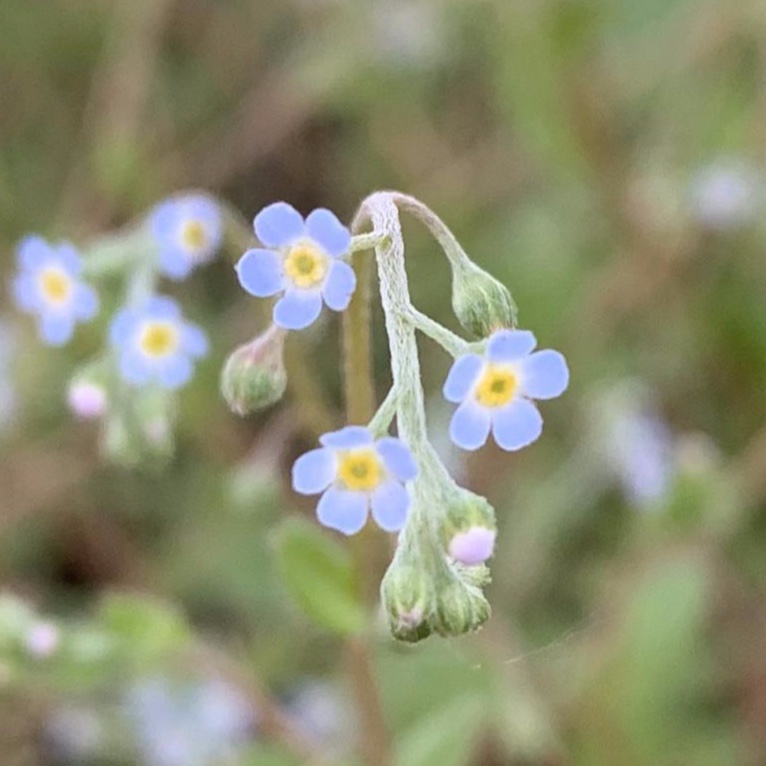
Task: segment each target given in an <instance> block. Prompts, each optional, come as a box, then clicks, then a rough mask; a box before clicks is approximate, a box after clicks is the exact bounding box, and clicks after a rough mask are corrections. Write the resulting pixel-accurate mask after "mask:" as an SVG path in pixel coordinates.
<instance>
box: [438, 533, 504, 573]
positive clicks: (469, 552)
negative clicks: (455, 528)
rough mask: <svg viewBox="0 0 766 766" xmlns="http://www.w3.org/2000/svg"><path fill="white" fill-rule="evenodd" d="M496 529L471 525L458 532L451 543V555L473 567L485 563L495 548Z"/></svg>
mask: <svg viewBox="0 0 766 766" xmlns="http://www.w3.org/2000/svg"><path fill="white" fill-rule="evenodd" d="M495 536H496V532H495V530H494V529H487V528H486V527H471V528H470V529H468V530H466V531H465V532H458V533H457V534H456V535H455V536H454V537H453V538H452V540H450V544H449V555H450V556H451V557H452V558H453V559H454V560H455V561H457V562H459V563H461V564H465V565H466V566H469V567H472V566H476V565H477V564H483V563H484V562H485V561H486V560H487V559H488V558H489V557H490V556H491V555H492V552H493V551H494V549H495Z"/></svg>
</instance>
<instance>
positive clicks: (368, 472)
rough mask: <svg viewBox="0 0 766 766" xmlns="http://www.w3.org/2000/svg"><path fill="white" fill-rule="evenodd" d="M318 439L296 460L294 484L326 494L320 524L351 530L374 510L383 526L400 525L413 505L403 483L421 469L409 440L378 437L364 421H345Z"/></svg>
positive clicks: (394, 529)
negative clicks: (352, 423)
mask: <svg viewBox="0 0 766 766" xmlns="http://www.w3.org/2000/svg"><path fill="white" fill-rule="evenodd" d="M319 441H320V443H321V444H322V446H321V447H320V448H319V449H315V450H311V451H310V452H307V453H306V454H305V455H302V456H301V457H300V458H298V460H297V461H296V462H295V465H294V466H293V487H294V488H295V491H296V492H300V493H301V494H303V495H316V494H319V493H320V492H321V493H323V494H322V497H321V498H320V500H319V504H318V505H317V518H318V519H319V521H320V523H321V524H323V525H324V526H326V527H330V528H331V529H337V530H338V531H339V532H343V533H344V534H346V535H353V534H356V533H357V532H358V531H359V530H360V529H362V527H363V526H364V525H365V523H366V521H367V514H368V511H370V510H371V511H372V517H373V518H374V519H375V521H376V522H377V524H378V526H379V527H381V529H384V530H385V531H386V532H398V531H399V530H400V529H402V527H403V526H404V523H405V521H406V520H407V512H408V511H409V507H410V496H409V493H408V491H407V488H406V487H405V486H404V483H405V482H407V481H410V480H412V479H414V478H415V476H416V475H417V473H418V468H417V465H416V463H415V460H414V458H413V457H412V453H411V452H410V450H409V449H408V448H407V447H406V446H405V444H404V443H403V442H402V441H400V440H399V439H396V438H394V437H392V436H385V437H383V438H382V439H378V440H377V441H375V440H374V439H373V436H372V434H371V433H370V431H369V430H368V429H367V428H365V427H363V426H346V427H345V428H342V429H341V430H340V431H333V432H331V433H327V434H325V435H324V436H322V437H321V438H320V440H319Z"/></svg>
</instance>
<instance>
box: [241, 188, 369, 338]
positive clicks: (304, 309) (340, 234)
mask: <svg viewBox="0 0 766 766" xmlns="http://www.w3.org/2000/svg"><path fill="white" fill-rule="evenodd" d="M254 225H255V233H256V235H257V236H258V239H259V240H260V241H261V243H262V244H263V245H265V246H266V248H268V249H261V248H256V249H254V250H248V251H247V252H246V253H245V254H244V255H243V256H242V258H240V260H239V263H237V275H238V277H239V281H240V284H241V285H242V287H243V288H244V289H245V290H247V292H249V293H250V294H251V295H255V296H256V297H258V298H268V297H270V296H272V295H277V294H278V293H283V295H282V297H281V298H280V299H279V300H278V301H277V303H276V305H275V306H274V323H275V324H277V325H279V326H280V327H283V328H285V329H287V330H302V329H303V328H304V327H308V326H309V325H310V324H311V323H312V322H313V321H314V320H315V319H316V318H317V317H318V316H319V312H320V311H321V310H322V301H324V302H325V303H326V304H327V306H328V307H329V308H331V309H333V311H343V310H344V309H346V308H347V307H348V304H349V302H350V301H351V296H352V295H353V293H354V289H355V288H356V275H355V274H354V270H353V269H352V268H351V266H349V265H348V264H347V263H345V262H344V261H342V260H340V259H341V257H342V256H344V255H345V254H346V253H347V252H348V250H349V247H350V245H351V233H350V232H349V230H348V229H347V228H346V227H345V226H344V225H343V224H342V223H341V222H340V221H339V220H338V219H337V218H336V217H335V215H334V214H333V213H331V212H330V211H329V210H325V209H324V208H319V209H317V210H314V212H313V213H311V214H310V215H309V216H308V217H307V218H306V220H305V221H304V220H303V217H302V216H301V214H300V213H299V212H298V211H297V210H295V208H293V207H292V206H291V205H288V204H287V203H286V202H275V203H274V204H273V205H269V206H268V207H265V208H264V209H263V210H261V212H260V213H258V215H257V216H256V217H255V222H254Z"/></svg>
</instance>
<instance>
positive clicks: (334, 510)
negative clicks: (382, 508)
mask: <svg viewBox="0 0 766 766" xmlns="http://www.w3.org/2000/svg"><path fill="white" fill-rule="evenodd" d="M317 518H318V519H319V523H320V524H323V525H324V526H326V527H330V529H337V530H338V531H339V532H343V534H344V535H354V534H356V533H357V532H358V531H359V530H360V529H361V528H362V527H363V526H364V524H365V522H366V521H367V496H366V495H365V494H364V493H363V492H351V491H349V490H346V489H335V487H330V489H328V490H327V492H325V493H324V495H322V497H321V498H320V499H319V504H318V505H317Z"/></svg>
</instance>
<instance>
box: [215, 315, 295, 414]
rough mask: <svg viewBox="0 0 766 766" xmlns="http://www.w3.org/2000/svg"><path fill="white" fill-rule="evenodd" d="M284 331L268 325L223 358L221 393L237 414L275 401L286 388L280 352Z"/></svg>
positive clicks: (248, 412)
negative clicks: (226, 357) (227, 356)
mask: <svg viewBox="0 0 766 766" xmlns="http://www.w3.org/2000/svg"><path fill="white" fill-rule="evenodd" d="M284 341H285V331H284V330H282V329H281V328H279V327H277V326H276V325H272V326H271V327H270V328H269V329H268V330H266V332H265V333H263V334H262V335H259V336H258V337H257V338H255V339H253V340H252V341H250V343H246V344H245V345H243V346H240V347H239V348H238V349H237V350H236V351H234V352H233V353H232V354H231V355H230V356H229V358H228V359H227V360H226V364H225V365H224V367H223V371H222V373H221V392H222V393H223V397H224V399H226V402H227V404H228V405H229V407H230V409H231V410H232V411H233V412H235V413H236V414H237V415H242V416H245V415H248V414H250V413H251V412H256V411H257V410H262V409H265V408H266V407H269V406H271V405H272V404H276V402H278V401H279V400H280V399H281V398H282V396H283V394H284V393H285V388H286V387H287V374H286V372H285V367H284V362H283V359H282V351H283V348H284Z"/></svg>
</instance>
